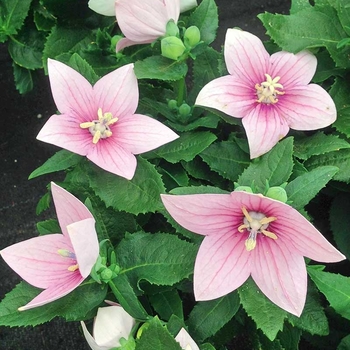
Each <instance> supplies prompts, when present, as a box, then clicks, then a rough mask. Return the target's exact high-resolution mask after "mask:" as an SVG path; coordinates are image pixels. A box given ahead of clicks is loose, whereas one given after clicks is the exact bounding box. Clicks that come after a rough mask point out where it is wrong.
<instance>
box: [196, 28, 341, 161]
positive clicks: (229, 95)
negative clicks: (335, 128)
mask: <svg viewBox="0 0 350 350" xmlns="http://www.w3.org/2000/svg"><path fill="white" fill-rule="evenodd" d="M225 62H226V66H227V69H228V71H229V73H230V74H229V75H227V76H224V77H220V78H218V79H214V80H213V81H211V82H209V83H208V84H207V85H205V86H204V87H203V89H202V90H201V91H200V93H199V95H198V97H197V100H196V104H197V105H200V106H206V107H211V108H215V109H218V110H220V111H222V112H224V113H226V114H228V115H230V116H233V117H236V118H242V123H243V127H244V129H245V131H246V134H247V138H248V143H249V148H250V157H251V158H256V157H259V156H261V155H262V154H264V153H266V152H268V151H269V150H270V149H271V148H272V147H273V146H274V145H275V144H276V143H277V142H278V141H279V140H280V139H281V138H283V137H284V136H285V135H286V134H287V133H288V131H289V128H291V129H295V130H315V129H320V128H324V127H326V126H328V125H330V124H332V123H333V122H334V121H335V119H336V108H335V105H334V102H333V100H332V98H331V97H330V96H329V94H328V93H327V92H326V91H325V90H324V89H322V88H321V87H320V86H319V85H316V84H309V82H310V80H311V78H312V77H313V76H314V74H315V71H316V66H317V60H316V57H315V56H314V55H312V54H311V53H310V52H307V51H302V52H299V53H298V54H296V55H294V54H292V53H288V52H283V51H282V52H277V53H274V54H273V55H271V56H270V55H269V54H268V52H267V51H266V50H265V48H264V45H263V43H262V42H261V40H260V39H259V38H258V37H256V36H255V35H253V34H250V33H248V32H245V31H241V30H239V29H228V30H227V33H226V40H225Z"/></svg>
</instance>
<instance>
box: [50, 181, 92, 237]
mask: <svg viewBox="0 0 350 350" xmlns="http://www.w3.org/2000/svg"><path fill="white" fill-rule="evenodd" d="M51 192H52V198H53V201H54V203H55V208H56V213H57V218H58V221H59V223H60V227H61V230H62V233H63V234H64V235H65V236H67V235H68V231H67V226H68V225H70V224H73V223H75V222H77V221H81V220H85V219H93V216H92V214H91V213H90V211H89V209H88V208H87V207H86V206H85V205H84V204H83V203H82V202H81V201H80V200H79V199H78V198H76V197H74V196H73V195H72V194H71V193H69V192H68V191H66V190H65V189H64V188H62V187H60V186H58V185H56V184H55V183H54V182H51Z"/></svg>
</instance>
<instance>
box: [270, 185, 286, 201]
mask: <svg viewBox="0 0 350 350" xmlns="http://www.w3.org/2000/svg"><path fill="white" fill-rule="evenodd" d="M265 196H266V197H269V198H272V199H276V200H277V201H280V202H283V203H286V202H287V200H288V196H287V192H286V191H285V189H284V188H282V187H279V186H274V187H270V188H269V189H268V191H267V192H266V195H265Z"/></svg>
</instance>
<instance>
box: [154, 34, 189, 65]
mask: <svg viewBox="0 0 350 350" xmlns="http://www.w3.org/2000/svg"><path fill="white" fill-rule="evenodd" d="M160 44H161V50H162V55H163V56H164V57H167V58H170V59H171V60H177V59H178V58H179V57H180V56H181V55H182V54H183V53H184V52H185V50H186V48H185V45H184V44H183V42H182V41H181V40H180V39H179V38H177V37H176V36H167V37H166V38H164V39H162V41H161V43H160Z"/></svg>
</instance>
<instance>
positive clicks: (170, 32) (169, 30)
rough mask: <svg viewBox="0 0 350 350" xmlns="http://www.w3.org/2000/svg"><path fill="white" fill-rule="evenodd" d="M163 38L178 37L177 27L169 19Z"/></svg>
mask: <svg viewBox="0 0 350 350" xmlns="http://www.w3.org/2000/svg"><path fill="white" fill-rule="evenodd" d="M165 33H166V34H165V36H178V35H179V27H178V26H177V25H176V23H175V22H174V21H173V20H172V19H171V20H170V21H169V22H168V23H167V25H166V32H165Z"/></svg>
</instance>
